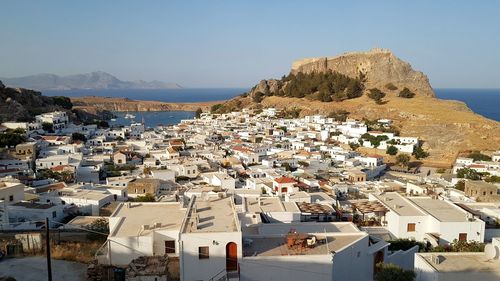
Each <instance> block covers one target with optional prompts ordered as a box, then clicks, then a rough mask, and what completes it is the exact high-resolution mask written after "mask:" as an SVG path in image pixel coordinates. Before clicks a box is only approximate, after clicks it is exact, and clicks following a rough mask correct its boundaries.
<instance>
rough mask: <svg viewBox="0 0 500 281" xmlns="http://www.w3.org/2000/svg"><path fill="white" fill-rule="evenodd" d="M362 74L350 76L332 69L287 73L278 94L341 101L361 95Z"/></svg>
mask: <svg viewBox="0 0 500 281" xmlns="http://www.w3.org/2000/svg"><path fill="white" fill-rule="evenodd" d="M362 80H363V78H362V75H360V77H359V78H356V79H354V78H350V77H348V76H346V75H343V74H340V73H338V72H334V71H327V72H321V73H319V72H312V73H308V74H306V73H302V72H300V73H297V74H292V73H291V74H289V75H288V76H284V77H283V78H282V82H283V83H282V85H284V86H281V87H280V88H279V89H278V92H277V93H274V94H275V95H278V96H285V97H294V98H308V99H311V100H318V101H322V102H331V101H342V100H346V99H353V98H357V97H360V96H362V95H363V89H364V86H363V83H362Z"/></svg>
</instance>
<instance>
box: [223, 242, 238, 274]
mask: <svg viewBox="0 0 500 281" xmlns="http://www.w3.org/2000/svg"><path fill="white" fill-rule="evenodd" d="M236 270H238V246H237V245H236V243H234V242H229V243H227V245H226V271H236Z"/></svg>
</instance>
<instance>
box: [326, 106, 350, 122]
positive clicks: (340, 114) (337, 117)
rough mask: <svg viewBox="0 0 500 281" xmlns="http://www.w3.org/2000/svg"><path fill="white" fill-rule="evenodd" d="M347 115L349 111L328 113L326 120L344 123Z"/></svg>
mask: <svg viewBox="0 0 500 281" xmlns="http://www.w3.org/2000/svg"><path fill="white" fill-rule="evenodd" d="M349 113H350V112H349V111H346V110H343V109H338V110H334V111H332V112H330V113H329V114H328V118H333V119H335V121H339V122H345V121H346V120H347V117H348V116H349Z"/></svg>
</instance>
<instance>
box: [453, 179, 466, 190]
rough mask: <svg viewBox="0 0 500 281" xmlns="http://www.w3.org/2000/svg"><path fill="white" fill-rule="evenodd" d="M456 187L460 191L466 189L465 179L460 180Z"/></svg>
mask: <svg viewBox="0 0 500 281" xmlns="http://www.w3.org/2000/svg"><path fill="white" fill-rule="evenodd" d="M455 189H458V190H460V191H464V190H465V181H463V180H462V181H458V182H457V183H456V184H455Z"/></svg>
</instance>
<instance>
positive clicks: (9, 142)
mask: <svg viewBox="0 0 500 281" xmlns="http://www.w3.org/2000/svg"><path fill="white" fill-rule="evenodd" d="M25 141H26V135H25V131H24V130H23V129H15V130H11V129H7V130H6V131H5V132H4V133H1V134H0V147H6V146H8V147H11V146H16V145H18V144H20V143H23V142H25Z"/></svg>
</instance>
